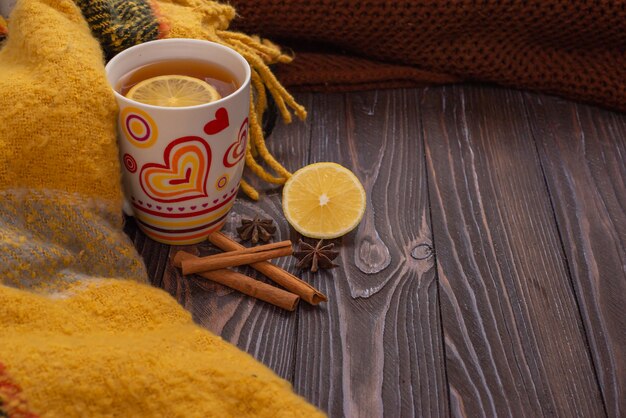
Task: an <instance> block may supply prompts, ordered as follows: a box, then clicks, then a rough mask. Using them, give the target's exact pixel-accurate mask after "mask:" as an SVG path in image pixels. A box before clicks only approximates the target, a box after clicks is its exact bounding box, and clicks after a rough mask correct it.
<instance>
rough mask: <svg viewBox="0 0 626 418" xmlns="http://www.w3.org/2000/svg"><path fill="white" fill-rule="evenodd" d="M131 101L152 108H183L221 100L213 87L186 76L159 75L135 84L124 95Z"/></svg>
mask: <svg viewBox="0 0 626 418" xmlns="http://www.w3.org/2000/svg"><path fill="white" fill-rule="evenodd" d="M126 97H128V98H129V99H131V100H134V101H136V102H140V103H145V104H149V105H154V106H164V107H185V106H196V105H201V104H205V103H210V102H214V101H216V100H219V99H221V98H222V97H221V96H220V94H219V93H218V92H217V90H215V87H213V86H212V85H210V84H209V83H207V82H206V81H203V80H200V79H199V78H195V77H189V76H186V75H161V76H158V77H152V78H148V79H146V80H143V81H141V82H139V83H137V84H135V85H134V86H133V87H132V88H131V89H130V90H129V91H128V93H127V94H126Z"/></svg>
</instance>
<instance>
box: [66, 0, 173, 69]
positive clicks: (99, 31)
mask: <svg viewBox="0 0 626 418" xmlns="http://www.w3.org/2000/svg"><path fill="white" fill-rule="evenodd" d="M76 5H77V6H78V7H80V9H81V11H82V12H83V16H84V17H85V19H86V20H87V23H89V26H90V27H91V30H92V31H93V34H94V36H95V37H96V38H97V39H98V40H99V41H100V44H101V45H102V48H103V49H104V52H105V55H106V57H107V59H110V58H112V57H113V56H114V55H115V54H117V53H119V52H122V51H123V50H125V49H126V48H130V47H131V46H133V45H137V44H139V43H142V42H147V41H153V40H155V39H158V38H159V37H161V36H162V32H163V31H164V28H163V27H160V23H159V20H158V19H157V12H156V10H153V7H152V5H151V4H150V3H148V2H147V1H144V0H76Z"/></svg>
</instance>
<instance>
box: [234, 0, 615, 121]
mask: <svg viewBox="0 0 626 418" xmlns="http://www.w3.org/2000/svg"><path fill="white" fill-rule="evenodd" d="M231 3H232V4H233V5H234V6H235V7H236V8H237V11H238V13H239V15H240V17H241V18H240V19H237V20H236V22H235V23H236V25H237V28H238V29H240V30H244V31H246V32H251V33H258V34H260V35H262V36H267V37H271V38H274V39H278V40H281V42H283V43H286V44H289V45H291V46H292V47H293V48H294V49H295V50H296V52H298V54H297V55H296V57H297V58H296V64H297V65H295V66H293V67H285V68H282V69H281V74H282V77H281V80H282V81H283V82H284V83H285V84H286V85H288V86H294V85H299V86H308V87H309V88H311V89H316V90H333V89H334V88H335V86H340V88H341V89H344V90H345V89H346V86H350V85H351V83H350V81H349V80H345V76H344V75H343V74H345V73H346V72H349V71H351V68H350V66H351V61H349V60H347V61H343V65H342V71H340V72H338V73H337V75H338V76H341V77H343V80H340V79H338V78H336V76H335V75H334V73H333V72H332V71H330V69H332V67H333V66H334V65H335V64H331V65H330V66H328V61H327V60H324V59H320V57H319V54H299V52H302V51H309V50H310V49H311V46H312V45H313V46H315V48H319V47H323V48H324V49H325V50H326V52H329V53H331V54H345V55H349V56H353V57H361V58H367V59H369V60H371V62H370V65H369V66H367V67H366V68H363V66H362V65H359V66H356V67H355V68H354V69H352V72H353V74H354V75H355V77H356V79H357V82H356V84H355V85H354V87H355V88H359V87H360V84H361V82H360V79H362V78H368V79H370V80H373V79H377V80H378V81H379V86H385V85H386V84H387V83H388V82H394V81H396V80H402V79H403V77H404V75H403V76H402V77H400V78H396V79H395V80H394V78H395V76H394V75H392V74H389V73H388V72H385V71H383V69H384V67H381V66H380V65H379V64H378V63H380V62H384V63H387V64H396V65H404V66H409V67H414V68H419V69H421V70H425V71H429V72H432V73H437V74H442V75H449V76H453V77H455V78H457V79H463V80H482V81H489V82H496V83H499V84H502V85H506V86H514V87H521V88H528V89H534V90H540V91H545V92H550V93H556V94H560V95H563V96H566V97H570V98H574V99H581V100H585V101H590V102H595V103H599V104H602V105H606V106H610V107H614V108H617V109H620V110H626V55H625V54H624V48H626V7H625V4H624V2H623V1H601V2H600V1H595V2H573V1H559V0H533V1H522V0H511V1H506V2H505V1H497V0H485V1H476V0H456V1H447V0H446V1H444V0H439V1H436V0H399V1H390V0H371V1H367V2H363V1H358V0H340V1H321V2H310V1H307V0H287V1H284V0H257V1H252V0H232V2H231ZM298 61H301V62H300V63H299V64H298ZM320 73H321V74H325V77H324V78H323V79H322V77H321V76H320ZM413 76H414V77H415V80H417V81H420V82H438V81H441V76H438V77H433V76H431V75H430V74H428V73H421V74H419V73H417V74H414V75H413ZM311 80H315V82H312V81H311ZM375 86H376V84H375V83H369V85H368V87H375Z"/></svg>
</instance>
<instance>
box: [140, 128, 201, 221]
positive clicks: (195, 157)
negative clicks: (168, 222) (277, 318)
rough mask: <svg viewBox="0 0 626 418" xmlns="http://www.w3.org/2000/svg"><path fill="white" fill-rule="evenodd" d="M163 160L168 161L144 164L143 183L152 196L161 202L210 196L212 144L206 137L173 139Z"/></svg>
mask: <svg viewBox="0 0 626 418" xmlns="http://www.w3.org/2000/svg"><path fill="white" fill-rule="evenodd" d="M163 161H164V164H156V163H147V164H145V165H144V166H143V167H142V168H141V172H140V174H139V183H140V185H141V188H142V189H143V191H144V192H145V193H146V194H147V195H148V196H150V197H151V198H152V199H154V200H156V201H157V202H180V201H184V200H189V199H196V198H199V197H207V196H208V194H207V190H206V183H207V177H208V176H209V170H210V168H211V147H209V144H207V142H206V141H205V140H204V139H202V138H200V137H198V136H185V137H181V138H178V139H176V140H174V141H172V143H171V144H169V145H168V146H167V148H165V151H164V152H163ZM167 209H168V210H171V209H170V208H169V207H168V208H167Z"/></svg>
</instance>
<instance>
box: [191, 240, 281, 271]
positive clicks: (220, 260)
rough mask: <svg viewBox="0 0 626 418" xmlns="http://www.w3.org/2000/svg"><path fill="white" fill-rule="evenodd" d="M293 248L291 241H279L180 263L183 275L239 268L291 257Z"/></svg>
mask: <svg viewBox="0 0 626 418" xmlns="http://www.w3.org/2000/svg"><path fill="white" fill-rule="evenodd" d="M292 253H293V248H292V247H291V241H281V242H277V243H272V244H266V245H259V246H258V247H252V248H243V249H239V250H237V251H230V252H226V253H220V254H215V255H210V256H207V257H196V258H193V259H186V260H183V261H182V265H181V267H182V270H183V274H184V275H187V274H193V273H199V272H203V271H211V270H219V269H223V268H226V267H234V266H241V265H244V264H251V263H255V262H258V261H265V260H270V259H272V258H277V257H284V256H287V255H291V254H292Z"/></svg>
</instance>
